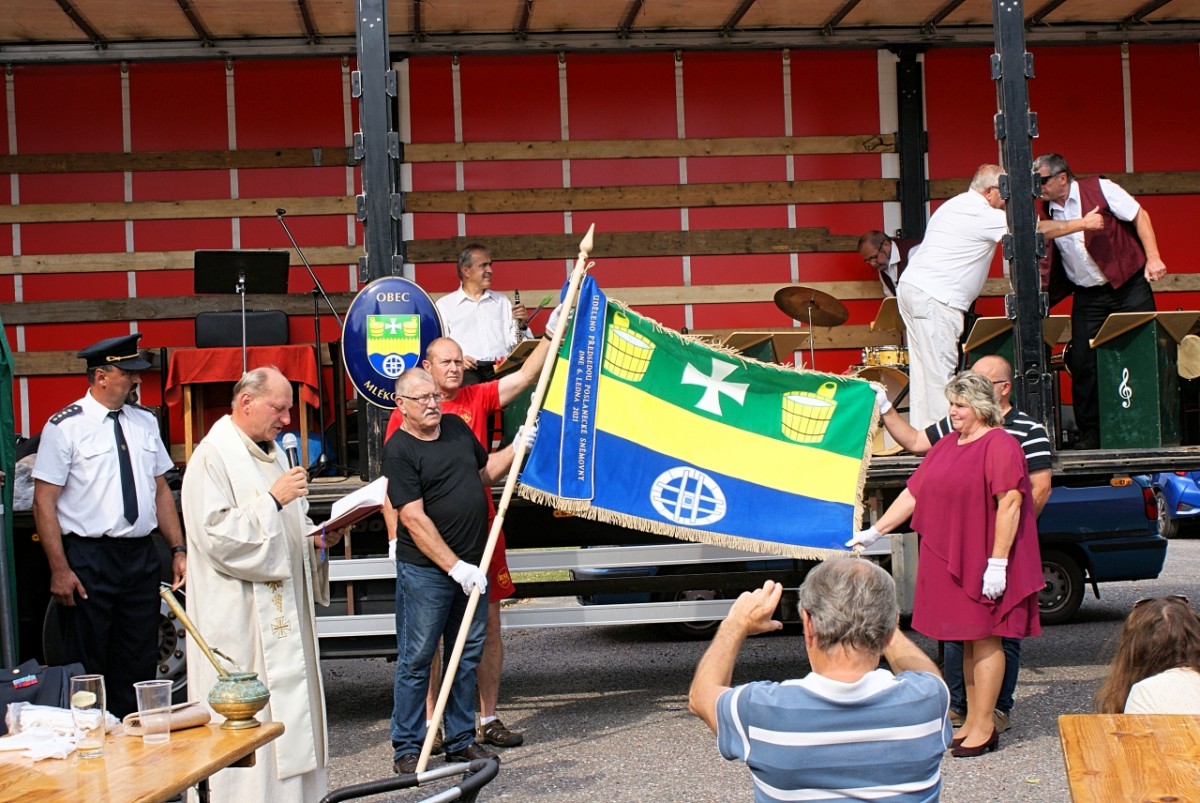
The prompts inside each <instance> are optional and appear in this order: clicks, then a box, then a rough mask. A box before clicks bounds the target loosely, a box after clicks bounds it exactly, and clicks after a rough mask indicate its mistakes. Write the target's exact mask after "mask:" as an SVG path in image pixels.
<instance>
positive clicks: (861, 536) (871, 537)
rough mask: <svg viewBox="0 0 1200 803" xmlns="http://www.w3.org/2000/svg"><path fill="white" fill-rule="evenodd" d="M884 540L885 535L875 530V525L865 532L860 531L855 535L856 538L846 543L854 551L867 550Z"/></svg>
mask: <svg viewBox="0 0 1200 803" xmlns="http://www.w3.org/2000/svg"><path fill="white" fill-rule="evenodd" d="M880 538H883V533H881V532H879V530H876V529H875V525H871V526H870V527H868V528H867V529H865V530H859V531H858V532H856V533H855V534H854V537H853V538H851V539H850V540H849V541H847V542H846V546H848V547H851V548H852V549H866V548H867V547H869V546H871V544H873V543H875V542H876V541H878V540H879V539H880Z"/></svg>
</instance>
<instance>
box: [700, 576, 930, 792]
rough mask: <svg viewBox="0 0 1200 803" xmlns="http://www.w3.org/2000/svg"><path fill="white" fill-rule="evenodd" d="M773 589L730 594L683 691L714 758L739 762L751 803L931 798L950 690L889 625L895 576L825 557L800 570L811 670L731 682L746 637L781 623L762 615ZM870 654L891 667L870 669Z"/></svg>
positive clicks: (774, 602) (770, 609)
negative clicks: (711, 738) (733, 597)
mask: <svg viewBox="0 0 1200 803" xmlns="http://www.w3.org/2000/svg"><path fill="white" fill-rule="evenodd" d="M782 593H783V587H782V586H780V585H779V584H778V583H776V582H775V581H773V580H768V581H767V582H766V583H765V584H764V585H763V587H762V588H760V589H757V590H755V591H753V592H746V593H744V594H742V595H741V596H740V597H738V599H737V601H736V602H734V604H733V607H732V608H731V609H730V611H729V616H728V617H727V618H726V619H725V621H724V622H722V623H721V627H720V629H719V630H718V631H717V634H716V636H714V637H713V641H712V644H711V645H710V646H709V648H708V650H707V652H705V653H704V657H703V658H701V659H700V664H699V666H697V667H696V676H695V678H694V679H693V680H692V688H691V692H690V694H689V697H688V708H689V709H690V710H691V712H692V713H693V714H695V715H696V716H698V717H700V718H701V719H702V720H704V722H705V723H706V724H707V725H708V727H709V728H711V729H712V731H713V732H714V733H716V734H717V747H718V748H719V749H720V751H721V755H722V756H724V757H725V758H727V759H730V760H733V759H737V760H740V761H744V762H745V763H746V765H747V766H748V767H749V768H750V772H751V774H752V776H753V778H754V800H755V801H756V803H763V802H765V801H776V800H798V799H800V798H799V797H797V795H796V794H795V793H796V792H797V791H800V790H805V795H804V798H803V799H804V800H814V801H815V800H826V799H829V800H834V799H837V800H841V799H844V798H855V799H870V800H876V801H930V800H937V799H938V797H939V794H940V792H941V775H940V774H939V769H938V768H939V765H940V762H941V759H942V754H943V753H944V752H945V750H946V748H947V747H948V746H949V745H950V740H951V738H952V731H951V728H950V721H949V719H948V718H947V716H946V712H947V707H948V704H949V692H948V691H947V689H946V684H945V683H943V682H942V679H941V676H940V675H939V674H938V671H937V666H936V665H935V664H934V663H933V661H931V660H930V659H929V657H928V656H926V655H925V654H924V653H923V652H921V651H920V650H919V649H918V648H917V646H916V645H915V644H913V643H912V641H910V640H909V639H908V638H907V637H906V636H905V635H904V634H903V633H901V632H900V628H899V618H900V612H899V607H898V606H897V603H896V586H895V583H893V582H892V578H891V576H890V575H888V573H887V572H885V571H884V570H883V569H881V568H879V566H877V565H876V564H875V563H873V562H871V561H868V560H862V559H860V558H835V559H832V560H829V561H826V562H824V563H822V564H820V565H819V566H817V567H816V568H814V569H813V570H812V571H811V572H809V573H808V577H807V578H806V579H805V581H804V585H803V586H801V588H800V618H801V621H803V623H804V644H805V647H806V649H807V652H808V660H809V663H810V664H811V666H812V672H810V673H809V674H808V675H807V676H805V677H803V678H800V679H796V680H785V681H783V682H782V683H774V682H771V681H757V682H753V683H746V684H743V685H741V686H736V687H734V688H730V683H731V680H732V677H733V665H734V662H735V661H736V660H737V654H738V651H739V650H740V649H741V646H742V643H743V642H744V641H745V640H746V638H747V637H748V636H751V635H754V634H757V633H766V632H769V631H772V630H778V629H780V628H781V627H783V625H782V623H780V622H779V621H777V620H773V619H772V618H771V617H772V615H773V614H774V612H775V609H776V607H777V606H778V604H779V599H780V596H781V595H782ZM880 656H883V657H884V658H886V659H887V660H888V663H889V665H890V666H891V667H892V671H891V672H889V671H888V670H886V669H880V668H879V658H880ZM893 672H895V673H896V674H893ZM825 792H827V793H828V794H822V793H825Z"/></svg>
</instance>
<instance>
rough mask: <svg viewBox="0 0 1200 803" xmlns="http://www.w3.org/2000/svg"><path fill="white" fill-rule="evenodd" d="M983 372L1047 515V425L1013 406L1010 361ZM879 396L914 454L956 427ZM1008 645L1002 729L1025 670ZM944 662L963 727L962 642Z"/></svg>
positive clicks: (979, 366) (895, 431) (884, 414)
mask: <svg viewBox="0 0 1200 803" xmlns="http://www.w3.org/2000/svg"><path fill="white" fill-rule="evenodd" d="M971 370H972V371H974V372H975V373H977V374H983V375H984V376H986V377H987V378H988V379H990V380H992V387H993V388H995V390H996V399H997V401H999V402H1000V412H1001V413H1003V414H1004V429H1005V431H1007V432H1008V434H1010V435H1012V436H1013V437H1014V438H1016V439H1017V442H1018V443H1020V444H1021V449H1022V450H1023V451H1024V452H1025V462H1026V463H1027V464H1028V466H1029V482H1030V485H1031V486H1032V487H1033V513H1034V515H1035V516H1040V515H1042V508H1044V507H1045V506H1046V501H1047V500H1048V499H1049V498H1050V478H1051V466H1052V465H1053V462H1054V452H1053V450H1052V448H1051V444H1050V436H1049V435H1048V434H1046V428H1045V427H1043V426H1042V425H1041V424H1040V423H1038V422H1037V421H1034V420H1033V419H1032V418H1030V417H1029V416H1027V415H1026V414H1025V413H1022V412H1021V411H1020V410H1018V409H1017V408H1015V407H1013V406H1012V380H1013V373H1012V366H1011V365H1010V364H1009V362H1008V360H1006V359H1004V358H1003V357H997V356H995V355H992V356H988V357H980V358H979V359H978V360H976V361H975V364H974V365H972V366H971ZM875 393H876V396H877V397H878V400H879V413H880V421H882V422H883V425H884V427H886V428H887V431H888V434H889V435H891V436H892V438H893V440H895V441H896V443H898V444H900V445H901V446H903V447H904V448H905V449H907V450H908V451H910V452H912V453H913V454H925V453H926V452H928V451H929V450H930V449H932V448H933V444H935V443H937V442H938V441H939V440H940V439H941V438H942V436H943V435H946V434H948V433H949V432H950V431H951V430H952V429H953V427H952V426H951V423H950V419H949V418H948V417H947V418H944V419H942V420H941V421H935V422H933V423H932V424H930V425H929V426H927V427H926V428H925V429H923V430H918V429H915V428H913V426H912V425H910V424H909V423H908V422H907V421H905V420H904V419H903V418H901V417H900V415H899V413H897V412H896V411H895V410H894V409H893V408H892V406H891V404H890V403H887V394H886V393H884V392H882V391H881V389H880V388H879V387H876V389H875ZM885 408H886V409H885ZM1003 644H1004V682H1003V683H1002V684H1001V686H1000V697H999V698H998V699H997V700H996V711H995V712H994V713H993V714H992V721H993V723H994V724H995V726H996V730H997V731H998V732H1000V733H1003V732H1004V731H1006V730H1008V729H1009V727H1010V726H1011V724H1012V721H1011V716H1012V709H1013V692H1014V691H1016V688H1017V674H1018V672H1019V671H1020V669H1021V640H1020V639H1015V638H1006V639H1004V640H1003ZM942 666H943V668H944V670H945V672H946V684H947V685H948V686H949V687H950V721H951V722H953V723H954V726H955V727H956V728H957V727H960V726H961V725H962V723H963V722H965V721H966V712H967V687H966V684H965V683H964V682H963V674H962V642H961V641H947V642H946V643H945V656H944V660H943V662H942Z"/></svg>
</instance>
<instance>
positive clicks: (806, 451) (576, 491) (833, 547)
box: [520, 276, 876, 558]
mask: <svg viewBox="0 0 1200 803" xmlns="http://www.w3.org/2000/svg"><path fill="white" fill-rule="evenodd" d="M875 415H876V413H875V393H874V391H873V390H872V389H871V387H870V385H869V384H868V383H867V382H864V381H862V380H860V379H856V378H852V377H848V376H835V375H830V374H821V373H816V372H812V371H801V372H797V371H794V370H790V369H787V368H784V367H782V366H777V365H770V364H766V363H761V362H757V361H755V360H750V359H746V358H744V357H741V356H739V355H737V354H734V353H732V352H729V351H726V350H722V349H719V348H711V347H708V346H705V345H702V344H700V343H698V342H696V341H695V340H691V339H688V338H685V337H683V336H681V335H679V334H677V333H675V332H672V331H669V330H666V329H664V328H662V327H661V326H660V325H659V324H657V323H656V322H654V321H652V320H650V319H649V318H645V317H642V316H641V315H638V314H637V313H634V312H632V311H630V310H628V309H626V308H625V307H624V306H622V305H620V304H617V303H614V302H610V301H608V300H607V299H606V298H605V297H604V294H603V293H602V292H600V290H599V288H598V287H596V285H595V281H594V280H593V279H592V277H591V276H588V277H586V278H585V279H584V285H583V288H582V290H581V293H580V300H579V306H578V309H577V311H576V313H575V320H574V325H573V327H572V332H571V334H570V336H569V337H567V338H564V340H563V345H562V347H561V349H560V350H559V353H558V355H557V362H556V365H555V370H554V377H553V380H552V381H551V383H550V387H549V389H548V391H547V393H546V396H545V399H544V401H543V404H542V410H541V413H540V415H539V417H538V438H537V441H536V443H535V444H534V447H533V451H532V453H531V455H530V458H529V461H528V463H527V464H526V466H525V469H524V471H523V472H522V473H521V476H520V482H521V487H520V493H521V495H522V496H523V497H525V498H527V499H530V500H532V501H535V502H540V503H542V504H547V505H550V506H552V507H555V508H558V509H560V510H565V511H570V512H573V513H576V514H578V515H582V516H585V517H587V518H592V519H597V520H600V521H607V522H612V523H615V524H619V525H622V526H625V527H630V528H633V529H637V530H643V531H646V532H652V533H660V534H663V535H668V536H671V537H674V538H681V539H685V540H689V541H700V542H703V543H710V544H717V545H720V546H727V547H737V548H742V549H752V550H756V551H760V552H769V553H773V554H780V555H789V556H793V557H798V558H820V557H828V556H829V555H830V554H832V552H831V551H836V552H838V553H841V554H845V547H844V546H843V544H844V543H845V541H846V540H848V539H849V538H850V537H851V536H852V535H853V533H854V531H855V530H856V529H857V528H858V522H859V521H860V519H861V515H862V486H863V478H864V476H865V472H866V465H867V461H866V457H867V455H868V454H869V451H870V440H871V435H872V434H873V429H874V426H875V423H876V419H875Z"/></svg>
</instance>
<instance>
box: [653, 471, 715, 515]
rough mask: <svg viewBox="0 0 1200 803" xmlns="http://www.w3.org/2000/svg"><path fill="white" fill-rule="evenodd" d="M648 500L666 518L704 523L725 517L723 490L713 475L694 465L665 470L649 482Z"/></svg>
mask: <svg viewBox="0 0 1200 803" xmlns="http://www.w3.org/2000/svg"><path fill="white" fill-rule="evenodd" d="M650 504H652V505H654V509H655V510H657V511H658V513H659V515H660V516H662V517H663V518H664V519H667V520H668V521H673V522H675V523H676V524H682V525H684V526H686V527H703V526H706V525H709V524H714V523H716V522H718V521H720V520H721V519H723V518H724V517H725V510H726V504H725V494H724V492H722V491H721V486H719V485H717V483H716V481H715V480H713V478H712V477H710V476H708V475H707V474H705V473H704V472H703V471H700V470H699V469H696V468H691V467H689V466H678V467H676V468H673V469H670V470H668V471H664V472H663V473H662V474H659V475H658V477H656V478H655V480H654V482H653V483H652V484H651V486H650Z"/></svg>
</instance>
